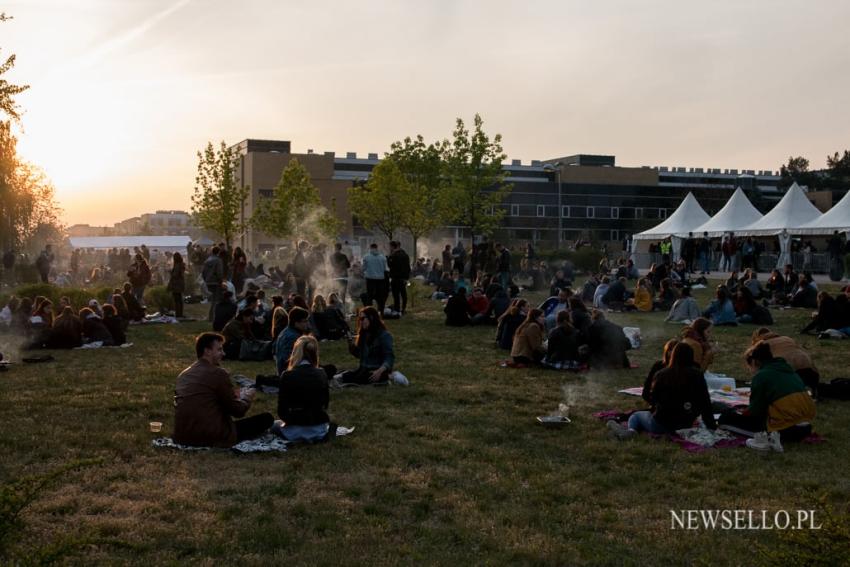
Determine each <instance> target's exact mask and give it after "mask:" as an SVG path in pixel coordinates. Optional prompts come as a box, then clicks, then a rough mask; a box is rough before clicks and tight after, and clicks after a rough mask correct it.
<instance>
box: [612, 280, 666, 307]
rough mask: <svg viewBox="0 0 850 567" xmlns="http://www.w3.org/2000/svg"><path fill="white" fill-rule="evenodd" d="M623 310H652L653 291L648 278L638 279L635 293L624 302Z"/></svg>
mask: <svg viewBox="0 0 850 567" xmlns="http://www.w3.org/2000/svg"><path fill="white" fill-rule="evenodd" d="M665 279H666V278H665ZM623 311H641V312H644V313H648V312H650V311H652V292H651V291H650V285H649V282H648V281H647V279H646V278H641V279H639V280H638V281H637V283H636V284H635V291H634V295H633V296H632V297H631V298H629V299H627V300H626V301H625V302H624V303H623Z"/></svg>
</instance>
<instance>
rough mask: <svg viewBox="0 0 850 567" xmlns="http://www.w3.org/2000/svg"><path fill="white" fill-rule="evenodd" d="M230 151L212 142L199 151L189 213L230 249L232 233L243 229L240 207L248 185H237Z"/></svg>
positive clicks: (224, 146)
mask: <svg viewBox="0 0 850 567" xmlns="http://www.w3.org/2000/svg"><path fill="white" fill-rule="evenodd" d="M234 165H235V159H234V156H233V152H232V151H231V150H230V149H229V148H228V147H227V146H226V145H225V144H224V142H221V147H220V148H219V149H218V151H216V150H215V148H213V145H212V142H210V143H208V144H207V147H206V148H205V149H204V151H203V153H202V152H198V174H197V176H196V177H195V194H194V195H192V215H193V216H194V217H195V223H196V224H197V226H200V227H201V228H204V229H206V230H210V231H212V232H215V233H216V234H218V235H219V236H221V237H222V238H223V239H224V242H225V243H226V244H227V247H228V248H230V246H231V244H232V242H233V238H234V236H235V235H236V234H237V233H239V232H241V231H242V230H244V228H245V222H244V218H243V207H244V205H245V199H246V197H247V196H248V191H249V190H250V188H249V187H240V186H239V184H238V183H237V182H236V177H235V175H234V173H235V171H234Z"/></svg>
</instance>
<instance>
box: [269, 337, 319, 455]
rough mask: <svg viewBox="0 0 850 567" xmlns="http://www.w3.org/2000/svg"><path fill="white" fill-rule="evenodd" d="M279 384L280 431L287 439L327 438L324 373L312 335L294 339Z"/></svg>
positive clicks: (316, 344) (317, 347)
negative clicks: (281, 423)
mask: <svg viewBox="0 0 850 567" xmlns="http://www.w3.org/2000/svg"><path fill="white" fill-rule="evenodd" d="M279 388H280V391H279V393H278V398H277V415H278V417H280V419H282V420H283V426H282V427H281V428H280V430H279V432H280V435H281V436H282V437H283V438H284V439H286V440H287V441H303V442H307V443H313V442H316V441H321V440H323V439H326V438H328V433H329V431H330V429H331V424H330V418H329V417H328V403H329V401H330V395H329V393H328V375H327V374H326V373H325V371H324V370H323V369H322V368H320V367H319V343H318V341H317V340H316V339H315V338H314V337H311V336H309V335H305V336H302V337H299V338H298V340H296V341H295V345H294V346H293V348H292V356H290V358H289V364H288V366H287V369H286V371H285V372H284V373H283V375H282V376H281V378H280V386H279Z"/></svg>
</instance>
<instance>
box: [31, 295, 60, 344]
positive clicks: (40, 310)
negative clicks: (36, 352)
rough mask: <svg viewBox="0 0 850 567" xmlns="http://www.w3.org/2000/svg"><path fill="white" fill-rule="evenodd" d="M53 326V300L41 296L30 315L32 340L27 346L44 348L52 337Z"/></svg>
mask: <svg viewBox="0 0 850 567" xmlns="http://www.w3.org/2000/svg"><path fill="white" fill-rule="evenodd" d="M52 328H53V302H51V301H50V300H49V299H47V298H41V299H40V300H39V301H38V302H37V303H36V307H35V311H33V313H32V315H30V337H31V341H30V343H29V344H28V345H27V346H26V348H30V349H38V348H44V346H45V345H46V344H47V341H48V340H49V339H50V331H51V329H52Z"/></svg>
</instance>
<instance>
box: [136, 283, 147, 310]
mask: <svg viewBox="0 0 850 567" xmlns="http://www.w3.org/2000/svg"><path fill="white" fill-rule="evenodd" d="M133 296H134V297H135V298H136V300H138V302H139V303H140V304H142V305H144V304H145V286H143V285H142V286H139V287H134V288H133Z"/></svg>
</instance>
